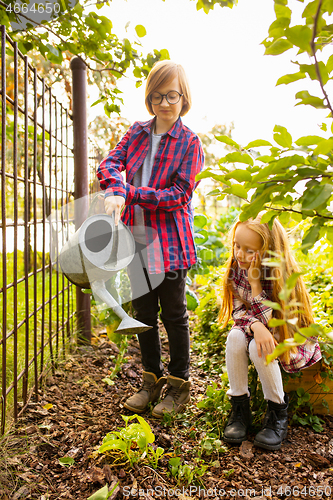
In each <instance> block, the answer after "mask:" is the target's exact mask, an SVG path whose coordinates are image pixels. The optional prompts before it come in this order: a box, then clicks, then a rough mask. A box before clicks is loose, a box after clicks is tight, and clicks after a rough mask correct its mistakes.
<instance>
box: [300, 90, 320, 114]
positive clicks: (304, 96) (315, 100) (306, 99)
mask: <svg viewBox="0 0 333 500" xmlns="http://www.w3.org/2000/svg"><path fill="white" fill-rule="evenodd" d="M295 98H296V99H300V100H301V101H300V102H297V103H296V106H299V105H300V104H305V105H309V106H313V107H314V108H317V109H325V108H326V107H327V106H326V104H324V100H323V99H321V98H320V97H316V96H313V95H311V94H309V92H308V91H307V90H301V91H300V92H297V94H296V95H295Z"/></svg>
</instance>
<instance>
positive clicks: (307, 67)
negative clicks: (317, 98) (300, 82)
mask: <svg viewBox="0 0 333 500" xmlns="http://www.w3.org/2000/svg"><path fill="white" fill-rule="evenodd" d="M318 68H319V72H320V76H321V80H322V82H323V84H324V85H326V83H327V82H328V79H329V75H328V72H327V69H326V66H325V64H324V63H323V62H322V61H319V62H318ZM300 70H301V71H303V72H304V73H307V74H308V75H309V77H310V78H311V80H318V76H317V71H316V66H315V65H314V64H301V65H300Z"/></svg>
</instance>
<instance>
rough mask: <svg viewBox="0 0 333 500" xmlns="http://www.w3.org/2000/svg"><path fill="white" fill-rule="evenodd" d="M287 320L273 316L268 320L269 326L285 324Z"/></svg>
mask: <svg viewBox="0 0 333 500" xmlns="http://www.w3.org/2000/svg"><path fill="white" fill-rule="evenodd" d="M285 324H286V322H285V320H284V319H277V318H272V319H270V320H269V322H268V326H271V327H274V326H282V325H285Z"/></svg>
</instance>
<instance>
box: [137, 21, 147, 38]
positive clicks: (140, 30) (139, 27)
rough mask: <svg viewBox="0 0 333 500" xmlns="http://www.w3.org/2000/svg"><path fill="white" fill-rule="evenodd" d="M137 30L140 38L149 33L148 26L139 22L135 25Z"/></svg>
mask: <svg viewBox="0 0 333 500" xmlns="http://www.w3.org/2000/svg"><path fill="white" fill-rule="evenodd" d="M135 31H136V34H137V35H138V37H140V38H142V37H144V36H146V34H147V31H146V28H145V27H144V26H142V24H138V25H137V26H135Z"/></svg>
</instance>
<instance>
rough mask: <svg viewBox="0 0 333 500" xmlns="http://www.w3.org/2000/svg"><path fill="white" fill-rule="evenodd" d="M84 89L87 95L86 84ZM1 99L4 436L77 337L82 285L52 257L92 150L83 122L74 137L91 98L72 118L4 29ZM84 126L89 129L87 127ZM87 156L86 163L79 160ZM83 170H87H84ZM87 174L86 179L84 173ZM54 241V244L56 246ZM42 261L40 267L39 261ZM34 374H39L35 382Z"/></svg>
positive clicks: (86, 306) (84, 311)
mask: <svg viewBox="0 0 333 500" xmlns="http://www.w3.org/2000/svg"><path fill="white" fill-rule="evenodd" d="M6 48H7V49H8V48H9V49H10V51H11V53H12V54H13V56H12V57H13V63H12V64H13V67H14V89H13V95H14V98H11V97H10V96H9V95H7V87H6V75H7V72H8V71H9V69H7V67H6ZM19 64H21V65H24V70H23V80H24V81H23V82H21V86H23V94H24V104H23V103H22V98H23V97H22V94H19V72H18V68H19ZM80 64H81V67H80ZM82 64H83V63H82V61H79V63H78V64H76V69H77V68H79V69H84V72H82V71H81V73H80V77H79V78H81V80H82V78H85V76H86V74H85V73H86V72H85V68H82ZM73 66H75V63H74V64H73ZM71 67H72V64H71ZM72 71H73V86H74V85H75V82H74V79H75V78H74V74H75V71H74V69H73V68H72ZM30 82H32V83H30ZM82 90H83V91H84V90H85V86H84V84H83V87H82ZM76 91H77V89H76ZM76 93H77V92H76ZM74 94H75V92H73V97H74ZM0 95H1V115H2V116H1V125H2V129H1V131H2V141H1V173H0V178H1V235H2V249H0V256H1V252H2V278H3V283H2V286H1V288H0V300H1V299H2V335H1V333H0V364H1V365H2V368H1V377H2V390H1V402H0V403H1V417H0V418H1V421H0V435H1V434H3V433H4V432H5V429H6V419H7V420H8V416H9V413H12V417H13V419H14V421H16V420H17V419H18V417H19V416H20V415H21V413H22V412H23V410H24V409H25V407H26V406H27V404H28V402H29V400H30V398H31V397H32V396H33V397H34V399H35V400H38V399H39V395H40V383H41V379H42V377H43V376H44V374H45V373H46V371H47V370H48V369H49V368H50V367H51V368H52V369H54V368H55V366H56V363H57V361H58V360H59V359H60V358H61V357H62V356H64V355H65V352H66V351H67V350H68V349H69V348H70V346H71V342H72V341H73V339H74V337H75V335H74V334H75V333H76V331H77V326H76V323H75V321H74V317H75V315H77V301H76V298H75V288H76V287H75V286H74V285H72V284H71V283H70V282H69V281H68V280H67V278H65V277H64V275H62V274H59V273H58V272H55V270H54V268H53V266H52V260H51V257H50V256H51V245H52V243H51V242H52V231H54V224H55V230H56V232H60V233H61V238H62V239H63V241H64V240H66V238H67V233H66V229H67V228H68V224H69V221H70V220H69V215H68V211H67V214H66V210H61V209H62V207H63V206H64V205H65V204H67V203H68V202H69V201H70V200H71V199H73V197H79V196H82V193H83V192H85V189H86V187H85V186H86V185H88V179H86V180H85V181H84V182H82V177H80V175H79V176H77V168H76V169H74V164H76V165H78V164H79V162H82V158H83V160H84V157H83V156H82V155H84V154H86V157H87V158H88V153H87V151H88V148H87V147H86V148H85V147H83V153H82V148H81V145H82V144H80V141H81V143H82V133H83V134H84V133H85V132H84V128H83V129H82V123H81V129H80V130H81V131H80V130H79V131H76V133H75V126H80V123H79V122H80V120H81V122H82V116H81V118H80V117H78V116H77V113H78V109H80V107H81V108H82V106H83V107H84V110H85V105H86V104H85V103H86V96H84V95H81V97H80V98H81V99H83V100H84V102H83V103H82V102H81V103H80V102H78V100H77V99H76V102H74V103H73V104H74V105H73V116H70V114H69V112H68V110H67V109H65V108H64V107H63V105H62V104H61V103H60V102H59V101H58V100H57V98H56V97H55V95H53V93H52V90H51V88H50V87H48V86H47V85H46V83H45V81H44V79H43V78H41V77H39V76H38V74H37V71H36V69H35V68H33V67H32V65H31V64H30V63H29V61H28V58H27V56H24V55H23V54H22V53H21V52H20V50H19V49H18V47H17V43H16V42H13V41H12V40H11V38H10V37H9V36H8V35H7V34H6V30H5V27H4V26H2V27H1V94H0ZM31 95H33V105H32V106H31V103H30V102H29V96H30V101H31ZM73 101H75V99H73ZM31 108H32V109H31ZM7 110H10V111H7ZM81 112H82V109H81ZM85 112H86V110H85ZM8 114H11V115H12V116H13V123H12V126H13V131H12V136H13V142H12V145H10V146H11V148H12V149H11V150H12V155H10V156H11V160H10V161H7V159H8V157H6V147H7V145H8V144H7V143H8V139H7V126H8V122H7V115H8ZM73 122H74V129H73ZM19 123H20V124H21V129H22V130H24V141H23V143H24V147H23V149H24V151H23V152H22V151H19V150H18V147H19V145H20V144H19V135H18V133H19ZM83 126H85V127H86V124H83ZM29 134H30V136H29ZM73 138H74V144H73ZM83 146H84V145H83ZM8 149H9V148H8ZM80 150H81V157H79V158H75V156H76V155H77V152H78V151H80ZM7 153H8V152H7ZM18 153H20V154H21V158H24V162H22V163H24V168H23V174H21V173H20V172H19V169H18V160H19V158H18ZM73 153H74V154H73ZM8 164H10V165H8ZM9 167H10V168H9ZM87 167H88V165H87V166H86V171H88V168H87ZM80 168H81V171H82V164H81V167H80ZM83 175H86V173H85V172H83ZM9 183H11V186H12V189H13V193H14V196H13V221H12V222H9V221H8V218H7V216H6V209H7V207H8V203H9V195H7V193H6V187H7V186H8V184H9ZM21 192H23V193H24V217H23V220H22V221H21V220H20V217H19V210H20V208H19V207H21V210H22V202H21V205H20V201H19V198H20V196H19V194H20V193H21ZM87 203H88V199H87ZM52 211H54V212H55V213H56V217H55V220H54V223H53V224H51V223H49V222H48V216H49V215H50V213H51V212H52ZM58 213H60V217H61V220H59V217H58V215H57V214H58ZM64 214H65V215H64ZM9 228H12V232H13V252H11V253H10V254H9V252H7V243H8V231H10V229H9ZM20 228H22V229H20ZM22 230H23V231H24V250H23V254H24V266H23V269H24V272H23V275H21V276H20V275H19V274H18V264H19V262H18V259H19V254H18V237H19V236H18V233H19V231H22ZM38 233H40V234H41V239H42V243H41V244H42V251H41V257H40V256H38V252H37V249H38V245H40V241H39V240H38V236H37V235H38ZM47 239H49V243H48V242H47ZM9 255H10V258H11V259H12V265H13V271H12V272H13V274H12V280H10V279H9V275H8V262H7V261H8V259H9ZM38 260H41V262H40V263H39V262H38ZM22 287H24V294H23V296H24V299H21V300H24V303H25V304H24V308H23V309H24V315H23V317H22V314H21V315H19V311H18V309H19V305H21V304H19V300H20V297H19V294H18V291H19V290H20V293H21V292H22ZM40 288H41V289H40ZM78 293H80V292H78V291H77V290H76V296H77V295H78ZM9 294H10V295H11V296H12V307H11V304H10V303H9ZM40 295H41V298H40ZM87 299H88V300H90V299H89V296H86V295H85V296H84V300H83V302H82V303H81V304H80V309H81V310H80V311H79V315H78V316H79V317H78V318H77V320H78V321H77V323H78V325H79V327H80V328H81V329H82V328H83V329H84V335H85V336H86V338H87V339H88V340H89V336H90V302H88V301H87ZM79 300H80V299H79ZM80 315H81V316H80ZM11 316H12V319H11V320H10V317H11ZM82 317H83V324H82ZM87 318H89V324H87ZM80 321H81V324H80ZM84 322H86V323H84ZM0 332H1V330H0ZM22 339H23V342H24V355H23V357H24V363H23V364H24V366H23V369H21V371H20V373H18V358H19V357H20V356H21V355H22V353H21V352H20V350H19V348H18V346H19V342H18V340H20V343H21V344H22ZM9 344H10V346H9ZM21 344H20V345H21ZM9 347H10V348H11V349H12V358H13V359H12V361H11V367H9V353H8V349H9ZM21 362H22V360H21ZM10 372H11V373H10ZM31 374H33V376H32V377H31ZM29 377H30V379H29ZM9 398H10V399H11V401H10V408H8V400H9ZM9 410H10V412H9Z"/></svg>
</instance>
